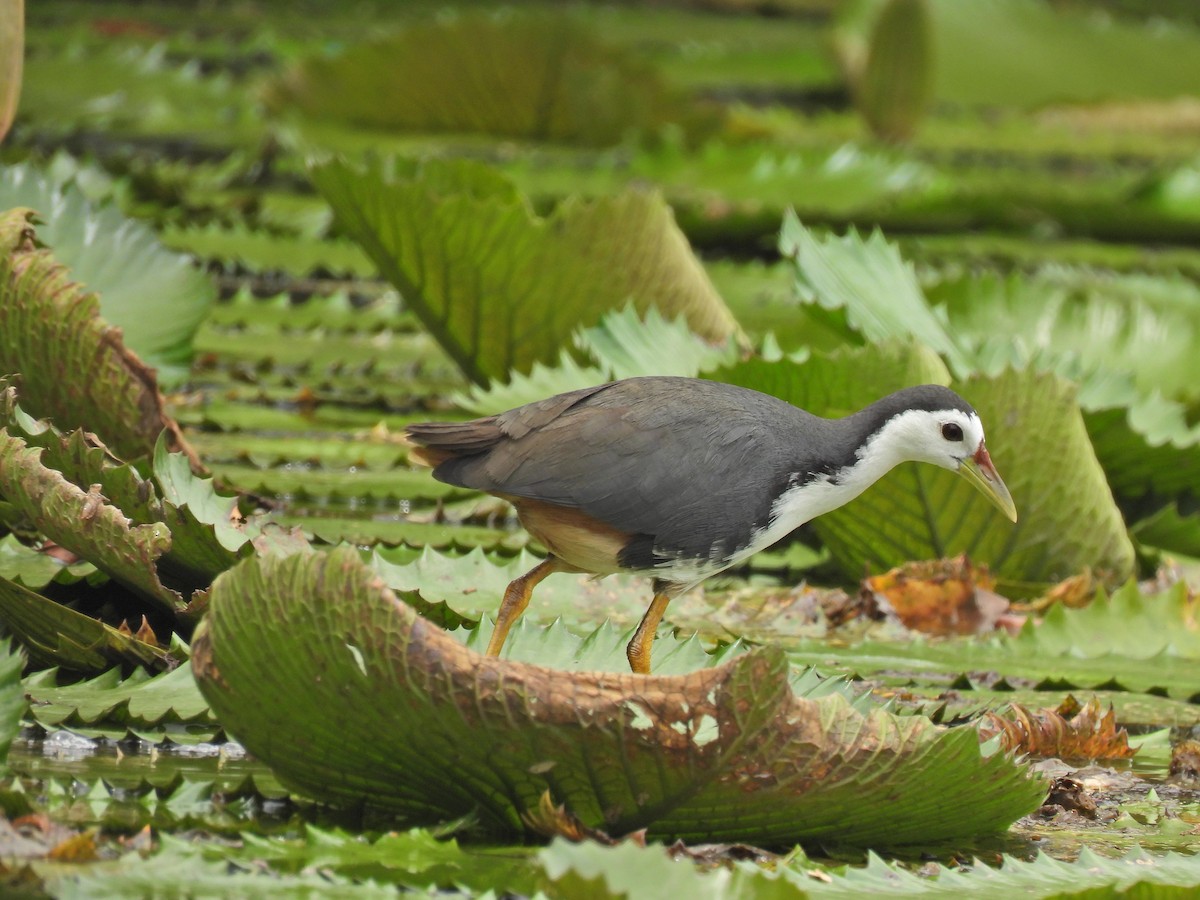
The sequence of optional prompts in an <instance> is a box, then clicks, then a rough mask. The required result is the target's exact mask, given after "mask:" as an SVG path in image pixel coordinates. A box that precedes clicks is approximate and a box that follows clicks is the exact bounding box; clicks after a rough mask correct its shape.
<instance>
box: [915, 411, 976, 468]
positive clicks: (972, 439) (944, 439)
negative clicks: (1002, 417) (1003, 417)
mask: <svg viewBox="0 0 1200 900" xmlns="http://www.w3.org/2000/svg"><path fill="white" fill-rule="evenodd" d="M896 423H897V424H898V425H902V426H903V429H902V432H901V435H900V436H901V437H902V440H903V443H904V449H905V451H907V454H908V458H909V459H912V460H914V461H916V462H927V463H933V464H934V465H935V466H941V467H942V468H943V469H950V470H952V471H955V472H957V471H958V470H959V468H960V467H961V466H962V463H963V460H966V459H971V458H973V457H974V456H975V454H976V453H977V452H978V451H979V449H980V448H981V447H983V445H984V444H983V423H982V422H980V421H979V416H977V415H974V414H971V413H965V412H963V411H962V410H960V409H944V410H936V411H934V412H928V411H926V410H923V409H914V410H911V411H909V412H906V413H905V414H904V415H902V416H899V417H898V418H897V420H896Z"/></svg>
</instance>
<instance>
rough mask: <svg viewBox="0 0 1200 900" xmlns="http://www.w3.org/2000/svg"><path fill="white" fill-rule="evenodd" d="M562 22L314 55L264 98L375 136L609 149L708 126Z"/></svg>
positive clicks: (516, 20) (457, 30) (642, 66)
mask: <svg viewBox="0 0 1200 900" xmlns="http://www.w3.org/2000/svg"><path fill="white" fill-rule="evenodd" d="M597 35H598V32H597V31H595V30H592V29H588V28H586V27H585V26H583V25H582V24H580V23H578V22H575V21H573V20H572V19H571V18H568V17H567V16H564V15H551V14H547V13H546V12H541V13H538V14H533V15H518V14H509V15H505V16H503V17H494V16H486V17H485V16H480V15H473V16H461V17H455V18H453V19H450V20H443V21H437V22H429V23H421V24H414V25H411V26H410V27H408V28H406V29H404V30H403V31H401V32H399V33H398V34H396V35H395V36H393V37H390V38H385V39H383V40H377V41H374V42H371V43H366V44H359V45H356V46H352V47H348V48H346V49H345V50H344V51H343V52H342V53H340V54H338V55H337V56H333V57H331V56H330V55H329V54H324V53H323V54H322V55H320V56H312V57H309V58H307V59H305V60H303V61H302V62H301V63H300V64H299V65H298V66H296V67H295V68H293V69H292V70H291V71H290V72H289V73H287V74H286V75H285V76H283V77H282V78H280V79H278V80H276V81H275V82H274V83H273V84H271V85H270V86H269V91H268V101H269V102H271V103H272V104H273V105H274V106H276V107H295V108H297V109H298V110H300V111H301V112H303V113H304V114H305V115H306V116H308V117H309V118H313V119H333V120H341V121H347V122H350V123H352V124H355V125H357V126H360V127H361V126H366V127H368V128H371V129H404V130H410V131H420V132H424V133H429V132H439V131H441V132H457V133H462V132H479V133H482V134H487V135H492V136H509V137H524V138H532V139H534V140H542V141H566V142H572V143H579V144H587V145H609V144H615V143H617V142H618V141H620V140H621V139H622V138H624V137H626V136H627V134H628V133H629V132H631V131H638V130H643V131H657V130H658V129H659V128H660V127H661V126H662V125H664V124H666V123H667V122H672V121H673V122H680V123H681V124H683V125H685V126H693V127H695V126H699V125H701V124H705V121H704V118H703V117H702V115H701V113H700V110H699V109H698V108H694V107H693V106H691V105H690V104H688V103H687V102H686V101H685V100H684V99H683V97H682V96H681V95H679V94H677V93H676V92H674V91H672V90H670V89H669V88H668V87H667V86H666V85H665V83H664V82H663V81H662V79H661V78H660V77H659V76H658V74H657V73H656V72H655V71H654V70H653V69H652V68H651V67H650V66H648V65H647V64H646V63H644V62H642V61H639V60H636V59H634V58H633V57H632V56H631V55H630V54H628V53H626V52H624V51H622V50H620V49H616V48H612V47H609V46H606V45H605V44H604V43H602V42H601V41H600V39H599V38H598V36H597Z"/></svg>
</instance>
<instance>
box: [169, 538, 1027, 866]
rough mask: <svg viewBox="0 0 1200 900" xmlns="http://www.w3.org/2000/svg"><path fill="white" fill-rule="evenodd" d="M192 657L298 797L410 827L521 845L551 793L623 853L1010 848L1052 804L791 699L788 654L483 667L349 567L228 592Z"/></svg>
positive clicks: (991, 769) (1007, 781) (1006, 770)
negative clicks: (798, 847) (592, 668)
mask: <svg viewBox="0 0 1200 900" xmlns="http://www.w3.org/2000/svg"><path fill="white" fill-rule="evenodd" d="M284 622H286V627H283V623H284ZM264 640H265V641H266V642H267V644H268V645H269V647H270V650H269V652H264V651H265V649H266V648H265V647H264ZM193 651H194V653H193V664H194V667H195V671H196V676H197V681H198V683H199V684H200V688H201V691H202V692H203V693H204V695H205V696H206V697H207V698H208V700H209V702H210V703H211V705H212V708H213V710H214V712H216V713H217V715H218V717H219V718H220V720H221V721H222V722H223V723H224V724H225V725H226V727H227V728H228V729H229V730H230V731H231V732H232V733H233V734H235V735H236V736H237V737H238V739H239V740H241V741H242V742H243V743H244V744H245V745H246V747H247V749H249V750H251V752H253V753H255V754H256V755H259V756H260V757H262V758H263V759H265V760H267V762H268V763H269V764H270V765H271V766H272V768H273V770H274V771H275V772H276V774H277V775H278V776H279V777H280V779H281V780H282V781H284V783H286V784H289V785H291V786H292V787H293V788H295V789H297V790H300V791H301V792H302V793H307V794H310V795H312V796H314V797H319V798H321V799H323V800H324V801H326V802H330V803H334V804H338V805H346V804H353V805H358V804H366V805H367V806H368V807H372V808H378V809H380V810H381V811H386V812H387V813H388V814H389V815H391V816H394V817H396V818H397V819H400V820H408V821H421V820H426V821H430V820H434V819H437V818H444V817H455V816H459V815H462V814H465V813H467V812H471V811H475V812H476V813H477V814H478V816H479V819H480V822H481V824H482V825H483V826H484V827H485V828H487V829H488V830H492V831H495V832H497V833H503V834H520V833H523V832H524V831H525V825H524V824H523V820H522V817H521V816H522V813H523V812H529V811H532V810H534V809H536V808H537V805H538V803H539V802H540V798H541V796H542V794H543V793H544V792H546V791H550V793H551V795H552V796H554V797H555V799H556V800H557V801H559V802H564V803H566V805H567V806H568V807H569V808H570V809H571V810H572V811H573V812H574V813H575V814H576V815H577V816H579V817H580V819H581V820H582V821H583V822H585V823H586V824H589V825H593V826H596V827H603V828H605V829H606V830H609V831H610V832H613V833H623V832H626V831H630V830H633V829H637V828H642V827H648V828H649V829H650V831H651V833H652V834H655V835H659V836H663V837H667V836H675V837H682V838H684V839H687V840H714V839H718V840H744V841H752V842H758V843H767V844H782V843H792V842H795V841H797V840H800V839H803V838H820V839H823V840H827V841H841V842H847V843H872V842H886V843H896V844H902V843H905V842H911V841H918V840H920V841H928V840H931V839H936V838H937V837H949V836H966V835H971V834H980V833H986V832H991V831H995V830H998V829H1002V828H1004V827H1006V826H1007V825H1008V824H1009V823H1010V822H1012V821H1013V820H1014V819H1015V818H1017V817H1018V816H1020V815H1022V814H1023V813H1025V812H1027V811H1029V810H1030V809H1032V808H1033V807H1035V806H1036V805H1037V804H1038V803H1039V802H1040V801H1041V798H1042V791H1043V788H1042V786H1041V785H1040V784H1039V783H1038V782H1037V781H1034V780H1030V779H1029V778H1028V776H1027V775H1026V774H1025V772H1024V771H1023V770H1022V769H1021V768H1019V767H1017V766H1015V765H1014V764H1013V763H1012V762H1011V761H1010V760H1008V759H1007V758H1005V757H1004V756H1003V755H1002V754H999V753H996V752H995V751H994V750H981V747H980V744H979V741H978V738H977V736H976V735H975V733H974V732H973V731H967V730H961V729H959V730H949V731H947V730H943V729H940V728H937V727H935V726H932V725H931V724H930V723H929V721H928V720H926V719H922V718H920V717H895V716H892V715H890V714H888V713H884V712H880V711H875V712H872V713H871V714H870V715H867V716H864V715H863V714H862V713H859V712H858V711H856V710H854V709H853V708H852V707H851V706H850V705H849V704H848V703H847V702H846V700H845V699H844V698H842V697H840V696H837V695H834V696H829V697H824V698H821V699H819V700H804V699H801V698H798V697H796V695H795V694H794V693H793V692H792V689H791V686H790V679H789V673H788V669H787V666H786V664H785V663H784V660H783V657H782V654H781V653H780V652H779V651H777V650H757V651H754V652H751V653H747V654H744V655H741V656H738V657H736V658H734V659H733V660H732V661H731V662H729V663H727V664H725V665H723V666H720V667H717V668H709V669H704V670H701V671H699V672H695V673H692V674H689V675H663V676H650V677H646V676H636V675H628V674H622V675H611V674H606V673H599V672H574V673H572V672H556V671H553V670H550V669H546V668H542V667H540V666H536V665H527V664H520V663H513V662H509V661H505V660H495V659H489V658H486V657H480V656H479V655H478V654H475V653H473V652H471V651H470V650H468V649H466V648H464V647H463V646H462V645H460V644H459V643H458V642H457V641H455V640H454V639H453V638H451V637H449V636H448V635H446V634H445V633H444V632H442V631H441V630H439V629H437V628H435V627H433V626H432V625H430V624H429V623H427V622H424V621H422V620H421V619H419V618H418V617H417V616H416V615H415V613H413V612H412V610H410V609H409V608H408V607H406V606H405V605H404V604H402V603H400V602H399V601H397V599H396V598H395V595H394V594H392V593H391V592H390V591H389V590H387V589H386V588H385V587H384V586H383V584H382V582H381V581H380V580H379V579H378V576H376V575H374V574H373V573H372V572H371V571H370V569H368V568H367V567H366V566H364V564H363V563H362V562H361V561H360V559H359V557H358V555H357V554H356V553H354V552H353V551H334V552H333V553H330V554H327V555H326V554H300V555H294V556H290V557H283V558H267V559H261V560H248V561H247V562H245V563H243V564H241V565H239V566H238V567H237V568H235V569H233V570H232V571H230V572H229V573H226V574H225V575H223V576H221V577H220V578H219V579H218V580H217V582H216V584H215V585H214V587H213V596H212V602H211V604H210V607H209V613H208V615H207V617H206V618H205V620H204V622H203V623H202V625H201V626H200V629H199V630H198V632H197V638H196V641H195V642H194V644H193ZM381 707H386V708H387V709H389V710H390V711H391V712H390V714H389V716H387V717H384V718H380V717H379V716H378V715H377V711H378V709H380V708H381ZM389 729H391V730H389ZM297 746H304V747H305V748H306V752H304V753H299V754H298V753H295V752H294V748H295V747H297ZM448 753H451V754H453V756H454V758H455V764H454V766H452V767H446V766H444V765H442V764H441V763H440V762H439V761H440V760H443V759H444V758H445V757H446V754H448ZM956 794H961V801H957V800H955V799H953V797H954V796H955V795H956ZM885 797H886V798H887V802H884V798H885ZM930 797H936V803H929V802H927V801H928V798H930ZM968 798H969V802H968Z"/></svg>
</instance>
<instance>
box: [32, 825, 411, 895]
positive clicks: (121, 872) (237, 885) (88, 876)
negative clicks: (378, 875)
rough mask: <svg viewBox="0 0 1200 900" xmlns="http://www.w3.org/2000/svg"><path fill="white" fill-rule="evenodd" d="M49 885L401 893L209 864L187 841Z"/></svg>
mask: <svg viewBox="0 0 1200 900" xmlns="http://www.w3.org/2000/svg"><path fill="white" fill-rule="evenodd" d="M168 837H169V836H168ZM47 886H48V887H49V889H50V890H51V891H52V892H53V895H54V896H55V897H59V898H62V900H126V898H128V897H147V896H155V895H159V896H162V895H170V894H175V895H177V896H192V897H239V898H244V900H269V898H279V897H288V898H318V897H328V896H330V895H331V894H336V896H338V897H345V898H347V900H395V897H396V889H395V888H394V887H392V886H391V885H381V884H376V883H375V882H372V881H367V882H364V883H360V884H356V883H354V882H352V881H349V880H347V879H345V878H339V877H337V876H334V875H329V874H326V873H324V872H305V873H303V874H295V875H280V874H277V873H274V872H265V873H264V872H263V871H262V869H261V867H259V866H257V865H254V864H253V863H250V862H247V863H245V864H242V865H230V863H228V862H225V861H220V862H217V861H213V862H209V861H207V860H204V859H202V858H200V857H198V856H197V855H196V854H195V851H194V850H192V849H189V848H186V847H185V846H183V844H182V842H174V841H171V842H169V844H168V847H167V849H164V850H161V851H160V852H158V853H156V854H155V855H154V856H152V857H150V858H149V859H145V858H143V856H142V855H141V854H140V853H138V852H136V851H135V852H133V853H128V854H126V855H125V856H122V857H121V858H119V859H117V860H113V861H111V862H106V863H103V864H101V865H91V866H88V867H87V868H85V869H83V870H82V871H76V870H74V869H67V870H60V871H59V872H58V873H56V874H55V875H53V876H51V877H50V878H49V879H48V885H47Z"/></svg>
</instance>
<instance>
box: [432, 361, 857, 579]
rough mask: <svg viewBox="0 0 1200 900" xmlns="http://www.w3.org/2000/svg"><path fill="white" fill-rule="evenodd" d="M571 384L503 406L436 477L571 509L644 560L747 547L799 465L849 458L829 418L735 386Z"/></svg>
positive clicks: (812, 473)
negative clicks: (491, 427) (616, 533)
mask: <svg viewBox="0 0 1200 900" xmlns="http://www.w3.org/2000/svg"><path fill="white" fill-rule="evenodd" d="M578 393H579V394H580V396H579V398H578V399H577V400H574V401H573V402H565V401H563V400H559V401H558V402H557V403H556V404H555V403H552V402H551V401H553V400H555V399H556V398H551V401H542V402H541V404H542V405H541V406H540V407H538V406H537V405H535V404H531V405H530V406H527V407H519V408H517V409H514V410H510V411H509V412H506V413H502V414H501V415H500V416H498V417H497V418H496V422H497V424H498V425H499V426H500V430H501V432H502V433H504V434H506V435H510V436H509V437H507V438H506V439H502V440H500V441H499V442H498V443H497V444H496V445H495V446H494V447H493V448H492V449H491V450H489V451H488V452H486V453H480V454H477V455H473V456H466V457H461V458H457V459H452V460H449V461H447V462H445V463H443V464H442V465H440V466H439V467H438V469H437V472H436V474H437V477H438V478H440V479H442V480H444V481H449V482H451V483H454V484H459V485H463V486H465V487H471V488H476V489H479V490H483V491H490V492H493V493H502V494H509V495H512V496H516V497H525V498H530V499H535V500H541V501H544V502H547V503H553V504H556V505H559V506H565V507H569V508H573V509H579V510H580V511H582V512H584V513H585V514H587V515H589V516H591V517H593V518H595V519H598V520H599V521H601V522H604V523H606V524H608V525H610V526H612V527H613V528H616V529H618V530H620V531H624V532H627V533H630V534H633V535H636V536H638V538H637V539H635V541H633V542H632V543H631V545H630V547H629V548H627V551H626V554H625V555H624V558H623V559H622V564H623V565H626V566H628V567H630V568H648V567H650V566H651V565H653V564H654V561H655V560H656V559H661V558H662V557H663V556H665V557H666V558H672V557H675V556H681V557H688V558H714V557H717V556H723V555H728V554H730V553H732V552H733V551H734V550H735V549H738V548H740V547H743V546H746V545H747V544H748V543H749V541H750V538H751V536H752V534H753V533H754V532H755V531H756V530H757V529H759V528H761V527H763V526H764V525H766V523H767V522H768V520H769V519H770V514H771V507H772V504H773V503H774V501H775V499H776V498H777V497H778V496H779V495H780V494H781V493H782V492H783V491H784V490H785V489H786V488H787V487H788V485H789V484H794V483H796V478H797V473H807V476H806V477H816V476H817V475H819V474H822V473H825V474H828V473H829V472H830V471H833V470H836V468H837V467H838V466H839V465H841V464H843V462H845V464H848V463H849V462H852V461H853V457H852V455H851V458H850V459H848V460H845V461H843V459H842V457H843V456H844V455H845V454H844V453H843V452H842V449H843V448H841V446H840V444H839V443H838V441H837V440H836V439H835V435H834V429H833V428H832V426H831V423H830V422H829V421H827V420H825V419H820V418H818V417H816V416H812V415H810V414H809V413H806V412H804V411H803V410H799V409H797V408H796V407H794V406H791V405H790V404H788V403H786V402H784V401H782V400H779V399H777V398H774V397H770V396H768V395H765V394H760V393H758V392H756V391H750V390H747V389H744V388H738V387H735V386H732V385H726V384H720V383H717V382H707V381H699V380H695V379H686V378H636V379H628V380H626V381H621V382H615V383H613V384H610V385H607V386H605V387H603V388H601V389H594V390H591V391H581V392H578ZM563 396H570V395H563ZM547 408H550V409H552V410H553V414H552V415H549V416H547V414H546V413H545V412H544V410H546V409H547ZM539 419H541V420H543V421H537V420H539ZM534 421H536V422H537V424H536V425H533V426H532V427H531V425H530V423H531V422H534ZM511 435H520V436H519V437H514V436H511Z"/></svg>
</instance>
